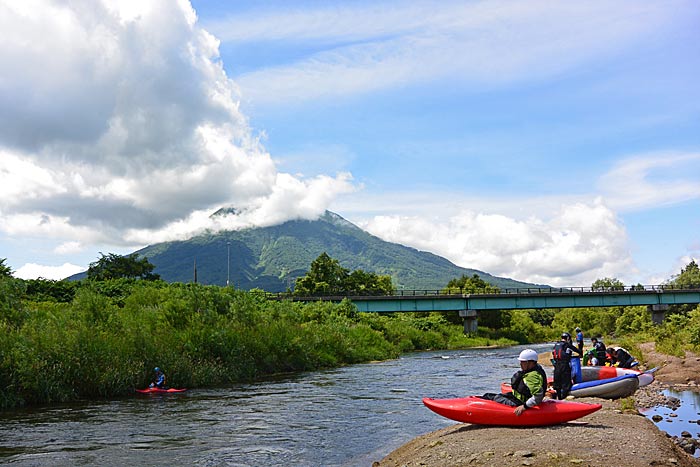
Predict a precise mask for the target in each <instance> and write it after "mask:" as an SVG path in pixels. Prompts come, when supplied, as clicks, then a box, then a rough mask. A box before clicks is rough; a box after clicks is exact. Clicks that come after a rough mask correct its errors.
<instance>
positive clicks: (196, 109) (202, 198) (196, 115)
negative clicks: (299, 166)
mask: <svg viewBox="0 0 700 467" xmlns="http://www.w3.org/2000/svg"><path fill="white" fill-rule="evenodd" d="M0 3H2V7H1V8H0V30H2V31H3V40H2V41H0V63H2V66H3V73H2V78H0V176H1V177H2V181H3V183H1V184H0V231H1V232H4V233H6V234H9V235H30V236H33V237H35V236H44V237H45V238H52V239H57V240H58V241H62V242H63V245H62V246H60V247H59V248H58V249H57V250H56V252H57V253H59V254H65V253H67V252H69V251H73V250H75V249H77V248H81V247H82V248H85V247H87V246H88V245H94V244H97V243H100V244H108V245H122V246H123V245H126V244H132V245H136V244H142V243H151V242H152V241H153V240H154V239H157V238H172V237H174V236H176V235H178V234H181V235H191V234H194V233H198V232H201V231H202V230H203V229H205V228H215V227H217V225H219V223H220V222H219V223H217V222H213V221H212V220H210V219H209V214H211V213H212V212H213V211H215V210H216V209H218V208H220V207H222V206H233V207H236V208H237V209H239V210H240V211H241V212H242V213H246V215H245V216H244V218H243V219H240V220H237V221H232V220H229V223H228V224H238V225H251V224H260V225H269V224H270V223H275V222H281V221H284V220H287V219H290V218H294V217H297V216H302V217H306V216H311V215H317V214H319V213H322V212H323V211H324V210H325V208H326V207H327V204H328V203H329V202H330V201H331V200H332V198H333V197H334V196H336V195H337V194H339V193H344V192H348V191H350V190H352V189H354V188H353V187H352V185H351V180H352V179H351V177H350V176H349V175H347V174H339V175H337V176H328V175H319V176H316V177H315V178H311V179H304V178H299V177H294V176H291V175H288V174H284V173H280V172H278V170H277V168H276V166H275V163H274V161H273V160H272V158H271V156H270V154H268V152H267V151H266V150H265V149H264V147H263V146H262V145H261V144H260V142H259V140H258V137H257V136H256V135H255V134H253V132H252V131H251V129H250V128H249V125H248V122H247V119H246V117H245V115H243V114H242V113H241V112H240V111H239V109H238V99H239V95H240V93H239V90H238V87H237V85H236V84H235V83H234V82H233V81H232V80H231V79H229V78H228V76H227V75H226V73H225V71H224V69H223V66H222V63H221V61H220V60H219V55H218V45H219V43H218V41H217V40H216V39H215V38H214V37H213V36H212V35H211V34H209V33H208V32H207V31H205V30H204V29H202V28H201V27H200V26H199V25H198V23H197V18H196V15H195V13H194V11H193V10H192V8H191V6H190V4H189V2H187V1H184V0H179V1H177V2H174V1H172V0H150V1H138V2H137V1H127V2H122V1H108V0H102V1H77V2H67V3H66V2H50V1H39V0H28V1H27V2H8V1H4V0H0ZM180 238H182V237H180Z"/></svg>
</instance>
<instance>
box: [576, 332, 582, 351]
mask: <svg viewBox="0 0 700 467" xmlns="http://www.w3.org/2000/svg"><path fill="white" fill-rule="evenodd" d="M576 345H577V346H578V353H579V354H581V355H583V331H581V328H580V327H578V326H577V327H576Z"/></svg>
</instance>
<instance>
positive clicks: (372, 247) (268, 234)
mask: <svg viewBox="0 0 700 467" xmlns="http://www.w3.org/2000/svg"><path fill="white" fill-rule="evenodd" d="M229 252H230V263H229V261H228V260H227V257H228V255H229ZM323 252H326V253H327V254H328V255H330V256H331V257H332V258H334V259H337V260H338V261H339V262H340V264H341V265H342V266H343V267H344V268H346V269H349V270H355V269H363V270H365V271H368V272H374V273H377V274H386V275H390V276H391V277H392V280H393V283H394V285H395V286H396V287H397V288H398V289H402V288H403V289H441V288H443V287H445V286H446V285H447V283H448V282H449V281H450V279H454V278H457V277H460V276H461V275H463V274H466V275H468V276H471V275H472V274H478V275H479V276H480V277H481V278H482V279H484V280H485V281H487V282H489V283H491V284H493V285H496V286H498V287H501V288H507V287H527V286H532V284H527V283H524V282H518V281H514V280H511V279H506V278H501V277H495V276H492V275H490V274H487V273H485V272H482V271H477V270H475V269H466V268H461V267H458V266H456V265H454V264H453V263H451V262H450V261H448V260H446V259H445V258H442V257H440V256H437V255H434V254H432V253H427V252H423V251H418V250H416V249H414V248H409V247H406V246H403V245H399V244H396V243H390V242H386V241H384V240H381V239H379V238H377V237H375V236H373V235H371V234H369V233H367V232H365V231H364V230H362V229H360V228H358V227H357V226H355V225H354V224H352V223H350V222H348V221H346V220H345V219H343V218H342V217H340V216H338V215H337V214H334V213H331V212H328V211H327V212H326V213H325V215H323V216H322V217H321V218H320V219H318V220H315V221H304V220H297V221H289V222H285V223H284V224H281V225H277V226H273V227H264V228H254V229H246V230H239V231H227V232H218V233H216V234H205V235H200V236H197V237H194V238H191V239H189V240H186V241H177V242H167V243H160V244H156V245H151V246H148V247H146V248H143V249H141V250H139V251H137V253H139V254H140V255H143V256H145V257H147V258H148V260H149V261H150V262H151V263H153V264H154V265H155V266H156V269H155V271H154V272H156V273H158V274H160V276H161V277H162V278H163V279H164V280H166V281H168V282H191V281H193V279H194V270H195V263H196V270H197V281H198V282H199V283H202V284H215V285H222V286H223V285H226V279H227V275H229V277H230V282H231V284H232V285H233V286H234V287H236V288H242V289H251V288H256V287H257V288H260V289H264V290H267V291H271V292H278V291H284V290H286V289H287V288H288V287H293V285H294V281H295V279H296V278H297V277H299V276H303V275H305V274H306V271H307V270H308V268H309V266H310V264H311V262H312V261H313V260H314V259H316V258H317V257H318V256H319V255H320V254H321V253H323ZM229 264H230V266H229Z"/></svg>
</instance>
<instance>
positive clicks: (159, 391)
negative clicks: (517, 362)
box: [136, 388, 187, 394]
mask: <svg viewBox="0 0 700 467" xmlns="http://www.w3.org/2000/svg"><path fill="white" fill-rule="evenodd" d="M185 391H187V389H175V388H169V389H161V388H146V389H136V392H138V393H141V394H172V393H174V392H185Z"/></svg>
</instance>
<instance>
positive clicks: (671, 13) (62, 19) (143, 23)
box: [0, 0, 700, 286]
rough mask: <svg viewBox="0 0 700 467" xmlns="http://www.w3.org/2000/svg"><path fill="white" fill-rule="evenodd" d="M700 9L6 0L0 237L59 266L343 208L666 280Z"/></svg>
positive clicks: (549, 263)
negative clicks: (232, 210) (225, 210)
mask: <svg viewBox="0 0 700 467" xmlns="http://www.w3.org/2000/svg"><path fill="white" fill-rule="evenodd" d="M698 24H700V9H699V8H697V4H696V3H695V2H693V1H664V2H638V1H592V2H549V1H528V2H522V1H483V2H478V1H474V2H468V1H459V2H457V1H454V2H453V1H443V2H438V3H436V2H419V1H400V2H390V1H371V2H369V1H346V2H328V1H324V2H320V1H294V0H288V1H266V2H242V1H236V2H230V1H223V0H222V1H218V0H193V1H192V2H191V3H189V2H187V1H177V2H176V1H170V0H153V1H150V2H149V1H121V2H106V1H101V2H84V3H81V2H74V3H71V4H70V5H64V4H62V3H60V2H59V3H56V2H46V1H38V0H37V1H27V2H22V3H21V4H17V2H10V1H5V0H0V28H2V30H3V31H5V32H4V36H6V37H7V39H6V40H4V43H3V44H0V65H2V68H3V76H2V79H0V177H1V178H2V184H1V186H0V257H6V258H7V263H8V264H9V265H10V266H11V267H13V269H15V271H16V275H18V276H20V277H37V276H42V277H51V278H58V277H63V276H65V275H68V274H70V273H73V272H76V271H78V270H84V269H85V268H86V267H87V265H88V264H89V263H90V262H91V261H94V260H96V259H97V258H98V255H99V252H103V253H107V252H116V253H129V252H131V251H134V250H135V249H137V248H139V247H141V246H144V245H146V244H150V243H154V242H157V241H165V240H173V239H181V238H187V237H188V236H191V235H194V234H197V233H199V232H201V231H203V230H204V229H213V230H216V229H235V228H242V227H247V226H264V225H273V224H276V223H279V222H283V221H285V220H288V219H293V218H304V219H313V218H315V217H317V216H318V215H319V214H321V213H322V212H323V211H324V210H325V209H330V210H332V211H334V212H337V213H338V214H340V215H342V216H343V217H345V218H346V219H348V220H350V221H352V222H354V223H356V224H357V225H359V226H361V227H362V228H364V229H366V230H368V231H370V232H371V233H373V234H375V235H377V236H379V237H381V238H383V239H386V240H389V241H394V242H398V243H403V244H405V245H409V246H413V247H415V248H418V249H421V250H427V251H431V252H434V253H436V254H439V255H441V256H444V257H447V258H448V259H450V260H451V261H453V262H454V263H456V264H458V265H460V266H464V267H470V268H476V269H480V270H484V271H487V272H489V273H491V274H495V275H499V276H505V277H512V278H515V279H518V280H523V281H529V282H537V283H546V284H551V285H559V286H586V285H590V284H591V283H592V282H593V281H594V280H595V279H597V278H602V277H616V278H619V279H620V280H622V281H623V282H625V283H627V284H636V283H643V284H657V283H661V282H663V281H665V280H668V279H670V278H671V277H672V276H673V275H674V274H677V273H679V272H680V269H681V268H682V267H683V266H684V265H686V264H687V263H688V262H689V261H690V260H691V259H693V258H694V259H696V260H697V259H698V258H699V257H700V233H698V232H700V87H699V86H698V85H697V83H698V82H700V46H699V45H698V44H700V29H699V28H698V27H697V25H698ZM220 206H236V207H238V208H239V210H240V213H239V214H238V215H231V216H229V217H227V218H225V219H218V220H212V219H209V217H208V215H209V214H210V213H211V212H213V211H215V210H216V209H218V207H220Z"/></svg>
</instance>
